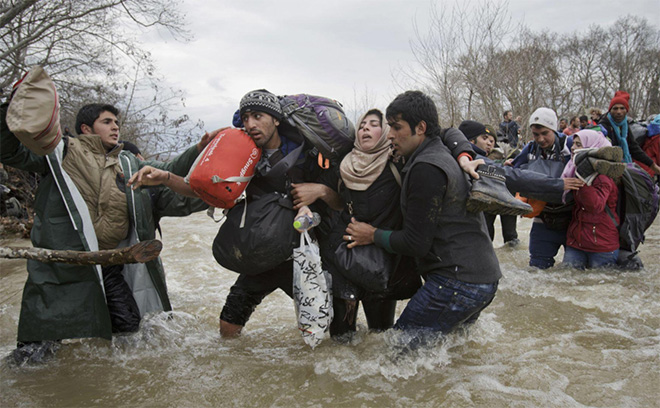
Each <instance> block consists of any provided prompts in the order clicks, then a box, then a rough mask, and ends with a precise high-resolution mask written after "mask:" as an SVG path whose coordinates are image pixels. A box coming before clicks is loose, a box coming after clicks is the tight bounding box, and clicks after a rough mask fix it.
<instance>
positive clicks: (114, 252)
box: [0, 239, 163, 266]
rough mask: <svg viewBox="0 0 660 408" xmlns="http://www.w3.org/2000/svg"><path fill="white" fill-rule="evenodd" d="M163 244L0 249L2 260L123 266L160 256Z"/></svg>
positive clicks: (148, 242)
mask: <svg viewBox="0 0 660 408" xmlns="http://www.w3.org/2000/svg"><path fill="white" fill-rule="evenodd" d="M162 248H163V243H162V242H160V241H159V240H157V239H154V240H149V241H142V242H139V243H137V244H135V245H133V246H130V247H126V248H117V249H110V250H105V251H67V250H55V249H45V248H24V247H23V248H20V247H0V258H10V259H15V258H25V259H33V260H35V261H39V262H45V263H55V262H59V263H67V264H73V265H101V266H106V265H123V264H128V263H145V262H148V261H151V260H152V259H155V258H156V257H158V255H159V254H160V251H161V249H162Z"/></svg>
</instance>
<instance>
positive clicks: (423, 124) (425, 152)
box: [344, 91, 502, 341]
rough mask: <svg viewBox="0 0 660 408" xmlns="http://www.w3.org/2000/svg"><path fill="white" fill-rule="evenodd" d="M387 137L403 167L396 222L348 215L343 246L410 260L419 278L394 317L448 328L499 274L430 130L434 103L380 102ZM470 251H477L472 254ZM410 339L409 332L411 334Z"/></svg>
mask: <svg viewBox="0 0 660 408" xmlns="http://www.w3.org/2000/svg"><path fill="white" fill-rule="evenodd" d="M386 116H387V121H388V123H389V125H390V127H391V130H390V134H389V138H390V139H391V140H392V143H393V145H394V152H395V154H397V155H399V156H402V157H404V158H405V159H406V165H405V167H404V168H403V171H402V175H403V184H402V188H401V208H402V211H403V215H404V224H403V228H402V229H401V230H397V231H388V230H384V229H376V228H374V227H372V226H371V225H369V224H366V223H361V222H357V221H355V220H354V221H353V222H352V223H351V224H349V226H348V227H347V229H346V235H345V237H344V239H345V240H347V241H352V242H351V243H350V244H349V245H348V247H349V248H352V247H355V246H356V245H367V244H370V243H375V244H376V245H377V246H380V247H382V248H385V249H386V250H388V251H390V252H393V253H398V254H402V255H407V256H413V257H415V258H417V260H418V266H417V273H420V274H421V275H422V276H423V277H424V279H425V284H424V286H422V288H420V289H419V290H418V291H417V293H416V294H415V295H414V296H413V297H412V299H410V301H409V302H408V305H407V306H406V308H405V310H404V311H403V313H402V314H401V316H400V317H399V319H398V321H397V322H396V325H395V328H396V329H400V330H406V331H409V330H422V332H425V333H429V332H436V333H448V332H450V331H451V330H452V329H454V328H455V327H457V326H459V325H462V324H467V323H472V322H474V321H476V320H477V318H478V317H479V314H480V312H481V311H482V310H483V309H484V308H485V307H486V306H488V305H489V304H490V302H491V301H492V300H493V298H494V297H495V292H496V291H497V284H498V281H499V279H500V277H501V276H502V274H501V272H500V267H499V262H498V260H497V257H496V256H495V251H494V250H493V246H492V243H491V241H490V238H489V236H488V232H487V230H486V226H485V222H484V218H483V214H482V213H471V212H468V211H467V210H466V200H467V198H468V194H469V191H470V183H469V182H468V180H467V178H466V176H465V174H463V172H462V171H461V168H460V167H459V166H458V164H457V163H456V160H454V159H453V158H452V156H451V154H450V153H449V150H448V149H447V147H446V146H445V145H444V144H443V143H442V141H441V140H440V138H439V137H438V135H439V134H440V128H439V126H438V113H437V110H436V107H435V104H434V103H433V101H432V100H431V98H429V97H428V96H427V95H425V94H423V93H422V92H420V91H407V92H405V93H403V94H400V95H399V96H397V97H396V99H394V101H392V103H390V105H389V106H388V107H387V113H386ZM477 254H478V256H476V255H477ZM413 341H414V340H413Z"/></svg>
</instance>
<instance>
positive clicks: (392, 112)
mask: <svg viewBox="0 0 660 408" xmlns="http://www.w3.org/2000/svg"><path fill="white" fill-rule="evenodd" d="M399 115H401V119H402V120H404V121H405V122H407V123H408V126H410V130H411V131H413V129H414V128H415V126H417V125H418V124H419V123H420V122H421V121H424V122H425V123H426V132H425V134H426V136H427V137H437V136H439V135H440V126H439V125H438V109H437V108H436V107H435V103H434V102H433V100H432V99H431V98H430V97H429V96H428V95H425V94H424V93H423V92H421V91H406V92H404V93H402V94H399V95H398V96H397V97H396V98H394V100H393V101H392V102H391V103H390V104H389V106H388V107H387V110H386V111H385V117H386V118H387V120H388V121H391V120H396V119H397V117H398V116H399ZM413 133H414V131H413Z"/></svg>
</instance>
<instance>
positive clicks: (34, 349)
mask: <svg viewBox="0 0 660 408" xmlns="http://www.w3.org/2000/svg"><path fill="white" fill-rule="evenodd" d="M60 346H61V344H60V342H59V341H53V340H44V341H34V342H32V341H30V342H26V343H18V345H17V347H16V348H15V349H14V351H12V353H11V355H10V359H11V360H13V362H14V363H15V364H16V365H17V366H22V365H24V364H28V365H33V364H43V363H46V362H48V361H49V360H51V359H52V358H53V357H54V356H55V353H56V352H57V350H58V349H59V348H60Z"/></svg>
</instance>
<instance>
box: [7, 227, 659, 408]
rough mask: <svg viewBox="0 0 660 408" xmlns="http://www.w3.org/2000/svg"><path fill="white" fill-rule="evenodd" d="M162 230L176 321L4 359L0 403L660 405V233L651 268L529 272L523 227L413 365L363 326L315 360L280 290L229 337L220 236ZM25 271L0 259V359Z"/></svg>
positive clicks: (649, 257) (650, 237) (655, 230)
mask: <svg viewBox="0 0 660 408" xmlns="http://www.w3.org/2000/svg"><path fill="white" fill-rule="evenodd" d="M498 223H499V222H498ZM162 226H163V232H164V238H163V241H164V243H165V248H164V250H163V261H164V263H165V268H166V271H167V273H168V284H169V292H170V296H171V300H172V304H173V305H174V307H175V309H176V311H175V312H174V313H173V318H171V319H166V318H164V317H163V316H152V317H150V318H148V319H146V320H145V321H143V323H142V326H141V329H140V331H139V332H138V333H136V334H134V335H130V336H123V337H117V338H115V339H114V340H113V341H112V342H111V343H110V342H107V341H104V340H83V341H74V342H71V343H69V344H66V345H65V346H63V347H62V349H61V350H60V352H59V353H58V355H57V358H56V359H55V360H54V361H52V362H50V363H48V364H46V365H44V366H39V367H20V368H15V367H11V366H8V365H7V364H6V363H5V362H4V361H3V362H0V406H3V407H5V406H26V407H32V406H91V405H95V406H173V407H179V406H191V407H192V406H233V407H262V406H282V407H290V406H294V407H298V406H303V407H325V406H333V407H372V406H379V407H389V406H397V407H438V406H447V407H475V406H476V407H510V406H514V407H574V406H595V407H651V406H660V402H659V401H660V266H659V265H660V264H659V262H658V259H660V257H659V255H660V222H659V221H656V223H655V224H654V225H653V226H652V227H651V229H650V230H649V232H648V233H647V242H646V244H645V245H644V246H643V251H642V259H643V260H644V262H645V264H646V270H645V271H642V272H619V271H615V270H604V271H597V272H580V271H576V270H571V269H564V268H555V269H552V270H550V271H544V272H539V271H533V270H530V269H529V268H528V267H527V266H526V265H527V251H526V246H527V243H528V232H529V228H530V226H531V224H530V222H529V221H528V220H522V221H520V223H519V234H520V235H521V238H522V241H523V242H522V245H521V246H520V248H518V249H510V248H498V249H497V255H498V257H499V259H500V262H501V264H502V270H503V273H504V278H503V280H502V281H501V283H500V290H499V292H498V294H497V297H496V299H495V301H494V302H493V304H492V305H491V306H490V307H489V308H488V309H487V310H486V311H485V312H484V313H483V314H482V317H481V318H480V319H479V321H478V323H477V324H476V325H475V326H474V327H473V328H471V329H470V331H469V332H468V333H456V334H452V335H450V336H448V337H447V338H446V339H445V341H444V342H442V343H440V344H437V345H435V346H434V347H432V348H430V349H426V350H423V351H421V352H419V353H412V354H408V355H403V356H397V355H396V354H395V353H394V351H393V348H392V347H390V346H389V344H390V343H391V342H392V336H393V334H392V333H379V334H373V333H368V332H367V331H366V329H365V327H364V325H363V326H360V327H359V333H358V336H357V337H356V338H355V340H354V341H353V342H352V343H351V344H349V345H339V344H337V343H334V342H332V341H329V340H326V341H325V342H324V343H322V344H321V345H320V346H319V347H318V348H317V349H316V350H314V351H312V350H311V349H309V348H308V347H307V346H306V345H305V344H304V343H303V341H302V339H301V338H300V334H299V333H298V331H297V329H296V323H295V317H294V314H293V307H292V302H291V300H290V299H289V298H288V297H286V295H284V294H283V293H274V294H273V295H271V296H269V297H267V298H266V300H265V301H264V303H263V304H262V305H261V306H260V307H259V308H258V309H257V311H256V312H255V313H254V315H253V317H252V319H251V320H250V322H249V323H248V325H247V326H246V329H245V333H244V335H243V336H242V337H241V338H240V339H236V340H230V341H227V340H222V339H220V337H219V335H218V332H217V319H218V314H219V311H220V309H221V307H222V305H223V302H224V298H225V296H226V294H227V292H228V290H229V287H230V286H231V284H232V283H233V281H234V279H235V277H236V275H235V274H233V273H232V272H227V271H224V270H222V269H221V268H219V267H218V266H217V264H216V263H215V261H214V260H213V258H212V255H211V251H210V244H211V242H212V240H213V237H214V236H215V233H216V231H217V228H218V226H217V224H214V223H213V221H211V220H210V219H208V218H206V216H205V215H203V214H196V215H194V216H192V217H189V218H184V219H165V220H164V221H163V223H162ZM0 244H2V245H7V244H11V245H26V244H29V243H28V242H27V241H23V242H21V241H12V242H9V243H8V242H7V241H5V242H2V243H0ZM501 245H502V241H501V238H500V237H499V231H498V238H497V239H496V241H495V246H496V247H501ZM24 267H25V262H24V261H7V260H3V261H0V330H1V331H0V354H1V355H3V356H4V355H7V354H9V353H10V351H11V350H12V349H13V347H14V344H15V338H16V325H17V321H18V313H19V307H20V294H21V289H22V284H23V282H24V280H25V276H26V274H25V270H24ZM403 306H404V303H403V302H401V303H400V305H399V310H398V311H399V312H400V311H401V310H402V309H403ZM360 319H361V322H364V317H363V316H362V315H361V316H360Z"/></svg>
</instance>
